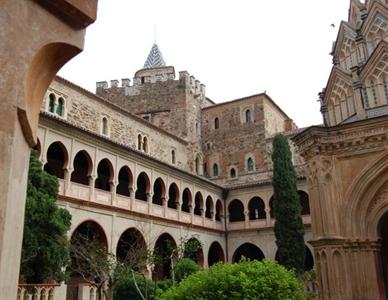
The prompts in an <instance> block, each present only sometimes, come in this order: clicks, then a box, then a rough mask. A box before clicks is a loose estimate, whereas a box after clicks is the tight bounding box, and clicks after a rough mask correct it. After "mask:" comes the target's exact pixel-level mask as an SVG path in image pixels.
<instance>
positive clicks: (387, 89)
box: [383, 78, 388, 103]
mask: <svg viewBox="0 0 388 300" xmlns="http://www.w3.org/2000/svg"><path fill="white" fill-rule="evenodd" d="M383 84H384V95H385V101H386V102H387V103H388V83H387V80H386V79H385V78H384V82H383Z"/></svg>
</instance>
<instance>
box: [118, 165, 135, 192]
mask: <svg viewBox="0 0 388 300" xmlns="http://www.w3.org/2000/svg"><path fill="white" fill-rule="evenodd" d="M132 180H133V179H132V173H131V170H130V169H129V168H128V167H127V166H124V167H122V168H121V169H120V172H119V184H118V185H117V187H116V193H117V194H119V195H123V196H127V197H129V196H130V189H131V188H132Z"/></svg>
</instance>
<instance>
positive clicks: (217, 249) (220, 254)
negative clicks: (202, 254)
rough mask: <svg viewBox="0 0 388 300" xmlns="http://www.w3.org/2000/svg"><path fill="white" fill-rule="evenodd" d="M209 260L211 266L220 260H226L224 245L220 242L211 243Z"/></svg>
mask: <svg viewBox="0 0 388 300" xmlns="http://www.w3.org/2000/svg"><path fill="white" fill-rule="evenodd" d="M207 261H208V265H209V267H211V266H212V265H214V264H216V263H218V262H225V256H224V251H223V250H222V247H221V245H220V244H219V243H218V242H213V243H212V244H211V246H210V248H209V253H208V259H207Z"/></svg>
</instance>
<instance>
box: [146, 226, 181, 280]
mask: <svg viewBox="0 0 388 300" xmlns="http://www.w3.org/2000/svg"><path fill="white" fill-rule="evenodd" d="M176 246H177V245H176V242H175V240H174V238H173V237H172V236H171V235H170V234H168V233H163V234H161V235H160V236H159V237H158V239H157V240H156V242H155V247H154V255H155V257H156V261H155V265H154V270H153V273H152V279H154V280H162V279H166V278H170V277H171V255H172V253H173V250H174V249H175V248H176Z"/></svg>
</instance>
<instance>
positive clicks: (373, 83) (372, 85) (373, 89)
mask: <svg viewBox="0 0 388 300" xmlns="http://www.w3.org/2000/svg"><path fill="white" fill-rule="evenodd" d="M370 84H371V88H372V95H373V100H374V103H375V105H376V106H377V93H376V85H375V82H374V81H373V80H372V81H371V82H370Z"/></svg>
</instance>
